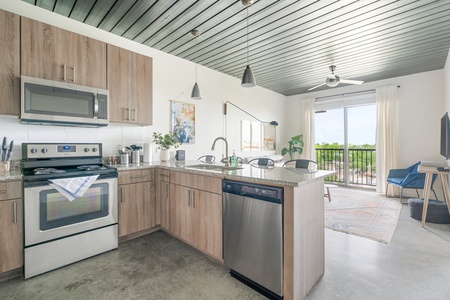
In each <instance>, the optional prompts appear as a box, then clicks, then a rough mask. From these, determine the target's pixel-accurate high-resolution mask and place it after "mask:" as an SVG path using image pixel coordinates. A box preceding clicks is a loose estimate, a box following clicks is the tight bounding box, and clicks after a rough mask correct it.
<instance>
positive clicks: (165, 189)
mask: <svg viewBox="0 0 450 300" xmlns="http://www.w3.org/2000/svg"><path fill="white" fill-rule="evenodd" d="M169 182H170V181H169V171H168V170H163V169H159V170H158V171H157V189H156V190H157V196H156V225H161V227H162V228H164V229H166V230H169V224H170V213H169V205H170V204H169V199H170V186H169Z"/></svg>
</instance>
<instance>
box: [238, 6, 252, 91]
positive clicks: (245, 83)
mask: <svg viewBox="0 0 450 300" xmlns="http://www.w3.org/2000/svg"><path fill="white" fill-rule="evenodd" d="M253 2H254V0H242V4H244V5H245V6H246V7H247V67H246V68H245V71H244V74H243V75H242V81H241V86H242V87H254V86H255V85H256V80H255V75H253V72H252V69H250V64H249V62H248V7H249V6H250V5H252V4H253Z"/></svg>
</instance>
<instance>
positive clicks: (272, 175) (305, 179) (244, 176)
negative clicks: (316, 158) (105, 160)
mask: <svg viewBox="0 0 450 300" xmlns="http://www.w3.org/2000/svg"><path fill="white" fill-rule="evenodd" d="M203 164H204V165H208V164H206V163H201V162H199V161H196V160H194V161H169V162H160V161H154V162H151V163H140V164H139V165H137V164H128V165H120V164H118V165H114V167H116V168H117V170H118V171H127V170H139V169H148V168H156V167H159V168H163V169H168V170H174V171H182V172H187V173H192V174H199V175H208V176H214V177H220V178H226V179H232V180H233V179H234V180H247V181H254V182H258V183H266V184H276V185H283V186H291V187H297V186H301V185H304V184H307V183H309V182H312V181H315V180H317V179H320V178H326V177H328V176H331V175H333V174H335V173H336V172H335V171H323V170H319V171H309V170H303V169H295V168H284V167H271V168H258V167H255V166H250V165H247V164H243V165H242V166H240V167H242V169H237V170H222V171H218V170H201V169H193V168H189V166H192V165H203ZM213 165H218V166H223V164H221V163H216V164H213Z"/></svg>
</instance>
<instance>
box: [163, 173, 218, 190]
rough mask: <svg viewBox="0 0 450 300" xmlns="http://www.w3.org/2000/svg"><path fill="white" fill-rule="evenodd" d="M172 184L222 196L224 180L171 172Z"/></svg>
mask: <svg viewBox="0 0 450 300" xmlns="http://www.w3.org/2000/svg"><path fill="white" fill-rule="evenodd" d="M170 183H174V184H178V185H182V186H186V187H189V188H194V189H198V190H203V191H207V192H211V193H216V194H222V178H217V177H210V176H203V175H196V174H188V173H183V172H177V171H171V172H170Z"/></svg>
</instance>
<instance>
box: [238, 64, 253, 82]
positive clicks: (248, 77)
mask: <svg viewBox="0 0 450 300" xmlns="http://www.w3.org/2000/svg"><path fill="white" fill-rule="evenodd" d="M241 86H242V87H254V86H256V80H255V75H253V72H252V69H250V65H247V67H246V68H245V71H244V75H242V81H241Z"/></svg>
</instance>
